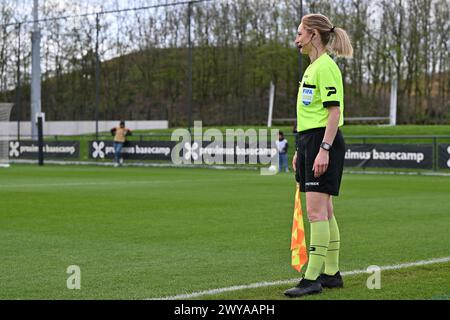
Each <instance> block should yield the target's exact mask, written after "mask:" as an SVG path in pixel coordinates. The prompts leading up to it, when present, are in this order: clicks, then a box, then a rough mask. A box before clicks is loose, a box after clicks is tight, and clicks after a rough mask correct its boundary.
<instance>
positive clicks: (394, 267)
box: [145, 257, 450, 300]
mask: <svg viewBox="0 0 450 320" xmlns="http://www.w3.org/2000/svg"><path fill="white" fill-rule="evenodd" d="M449 261H450V257H442V258H436V259H430V260H420V261H415V262H409V263H402V264H395V265H391V266H382V267H380V269H381V271H384V270H398V269H404V268H410V267H417V266H425V265H429V264H435V263H444V262H449ZM363 273H367V270H362V269H361V270H353V271H346V272H342V273H341V275H342V276H353V275H357V274H363ZM298 280H299V279H298V278H296V279H289V280H280V281H272V282H266V281H264V282H257V283H252V284H247V285H239V286H232V287H226V288H218V289H211V290H206V291H200V292H193V293H187V294H179V295H176V296H171V297H162V298H148V299H145V300H177V299H190V298H196V297H201V296H211V295H215V294H220V293H224V292H229V291H238V290H245V289H255V288H262V287H269V286H277V285H284V284H290V283H292V282H297V281H298Z"/></svg>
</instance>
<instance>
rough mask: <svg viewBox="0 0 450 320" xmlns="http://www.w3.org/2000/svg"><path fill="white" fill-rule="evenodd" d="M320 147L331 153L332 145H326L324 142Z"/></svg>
mask: <svg viewBox="0 0 450 320" xmlns="http://www.w3.org/2000/svg"><path fill="white" fill-rule="evenodd" d="M320 147H321V148H322V149H324V150H327V151H330V149H331V144H328V143H326V142H322V143H321V144H320Z"/></svg>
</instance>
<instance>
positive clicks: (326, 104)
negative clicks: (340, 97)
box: [323, 101, 341, 108]
mask: <svg viewBox="0 0 450 320" xmlns="http://www.w3.org/2000/svg"><path fill="white" fill-rule="evenodd" d="M340 106H341V104H340V103H339V101H325V102H324V103H323V107H324V108H328V107H340Z"/></svg>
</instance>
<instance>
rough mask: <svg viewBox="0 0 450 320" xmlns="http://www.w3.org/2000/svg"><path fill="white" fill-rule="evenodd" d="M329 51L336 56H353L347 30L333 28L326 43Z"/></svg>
mask: <svg viewBox="0 0 450 320" xmlns="http://www.w3.org/2000/svg"><path fill="white" fill-rule="evenodd" d="M328 47H329V48H330V50H331V52H332V53H334V54H335V55H336V56H338V57H349V58H351V57H352V56H353V47H352V44H351V42H350V38H349V37H348V35H347V32H346V31H345V30H344V29H341V28H336V27H335V28H334V30H333V36H331V41H330V42H329V44H328Z"/></svg>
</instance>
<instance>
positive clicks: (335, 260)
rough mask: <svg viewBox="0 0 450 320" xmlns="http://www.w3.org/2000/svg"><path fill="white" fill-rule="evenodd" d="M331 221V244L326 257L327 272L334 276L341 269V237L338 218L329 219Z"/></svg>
mask: <svg viewBox="0 0 450 320" xmlns="http://www.w3.org/2000/svg"><path fill="white" fill-rule="evenodd" d="M329 223H330V244H329V245H328V251H327V255H326V257H325V274H327V275H329V276H333V275H335V274H336V272H338V271H339V249H340V244H341V242H340V241H341V238H340V235H339V227H338V224H337V221H336V218H335V217H334V215H333V217H332V218H331V219H330V220H329Z"/></svg>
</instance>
